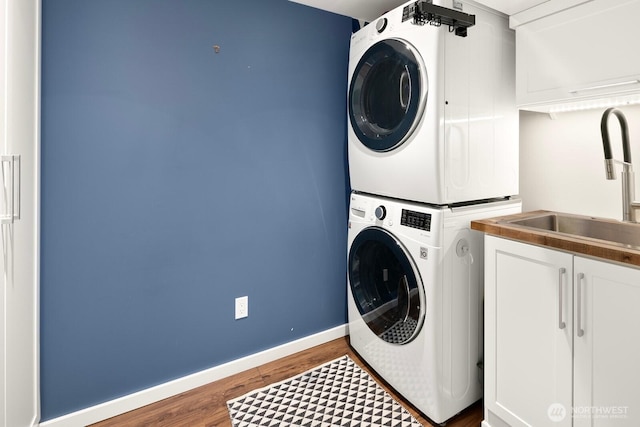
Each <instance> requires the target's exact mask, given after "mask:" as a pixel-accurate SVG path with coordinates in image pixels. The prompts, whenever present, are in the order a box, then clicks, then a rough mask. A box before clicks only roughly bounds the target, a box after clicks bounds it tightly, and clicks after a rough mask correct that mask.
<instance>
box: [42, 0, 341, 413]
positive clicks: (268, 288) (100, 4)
mask: <svg viewBox="0 0 640 427" xmlns="http://www.w3.org/2000/svg"><path fill="white" fill-rule="evenodd" d="M351 27H352V22H351V19H349V18H346V17H341V16H338V15H334V14H331V13H327V12H323V11H319V10H316V9H313V8H309V7H306V6H302V5H299V4H296V3H291V2H289V1H286V0H247V1H242V2H239V1H234V0H135V1H131V0H94V1H87V0H43V36H42V66H43V68H42V215H41V216H42V218H41V222H42V230H41V232H42V243H41V251H42V253H41V390H42V395H41V398H42V419H43V420H48V419H52V418H55V417H58V416H61V415H63V414H66V413H70V412H73V411H77V410H80V409H82V408H86V407H90V406H92V405H95V404H99V403H101V402H105V401H109V400H112V399H114V398H117V397H120V396H124V395H127V394H130V393H133V392H135V391H138V390H142V389H145V388H148V387H151V386H154V385H157V384H161V383H164V382H166V381H169V380H172V379H175V378H179V377H182V376H184V375H188V374H191V373H194V372H198V371H201V370H204V369H207V368H210V367H213V366H217V365H219V364H222V363H225V362H228V361H231V360H234V359H237V358H240V357H243V356H246V355H249V354H252V353H256V352H259V351H262V350H265V349H268V348H271V347H274V346H277V345H280V344H283V343H286V342H290V341H292V340H296V339H298V338H301V337H304V336H307V335H310V334H314V333H317V332H319V331H323V330H326V329H329V328H332V327H335V326H338V325H341V324H344V323H345V322H346V295H345V294H346V288H345V277H346V259H345V258H346V212H347V205H346V204H347V200H348V198H347V197H346V194H345V193H346V192H347V191H348V183H347V180H348V179H347V171H346V167H345V152H346V149H345V147H346V87H347V81H346V80H347V61H348V49H349V38H350V35H351ZM214 45H217V46H219V48H220V50H219V52H218V53H215V51H214V48H213V46H214ZM243 295H248V296H249V317H248V318H246V319H242V320H234V299H235V298H236V297H239V296H243Z"/></svg>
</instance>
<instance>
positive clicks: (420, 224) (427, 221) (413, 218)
mask: <svg viewBox="0 0 640 427" xmlns="http://www.w3.org/2000/svg"><path fill="white" fill-rule="evenodd" d="M400 225H404V226H407V227H411V228H418V229H420V230H425V231H431V214H429V213H424V212H416V211H410V210H408V209H402V216H401V218H400Z"/></svg>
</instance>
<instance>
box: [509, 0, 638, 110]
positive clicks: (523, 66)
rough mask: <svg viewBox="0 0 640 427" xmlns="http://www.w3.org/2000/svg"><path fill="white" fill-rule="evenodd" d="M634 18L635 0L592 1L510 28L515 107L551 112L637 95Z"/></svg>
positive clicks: (636, 14)
mask: <svg viewBox="0 0 640 427" xmlns="http://www.w3.org/2000/svg"><path fill="white" fill-rule="evenodd" d="M639 16H640V0H616V1H612V0H592V1H588V2H585V3H581V4H579V5H577V6H574V7H571V8H568V9H564V10H562V11H560V12H557V13H553V14H550V15H547V16H543V17H541V18H539V19H535V20H532V21H530V22H527V23H525V24H522V25H518V26H516V27H515V29H516V101H517V104H518V106H519V107H520V108H522V109H526V110H534V111H554V108H556V107H558V106H568V105H571V104H577V103H584V102H587V101H595V100H601V99H604V98H608V99H611V98H618V100H628V101H630V100H632V99H633V98H634V97H637V96H638V95H640V55H637V54H636V47H635V44H636V42H637V40H639V39H640V26H638V24H637V20H638V17H639ZM512 18H513V17H512ZM511 23H512V26H513V24H514V20H513V19H512V22H511ZM558 110H560V111H561V109H558Z"/></svg>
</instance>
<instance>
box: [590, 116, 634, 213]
mask: <svg viewBox="0 0 640 427" xmlns="http://www.w3.org/2000/svg"><path fill="white" fill-rule="evenodd" d="M611 114H614V115H615V116H616V117H617V118H618V121H619V122H620V131H621V133H622V151H623V154H624V162H620V161H616V160H614V159H613V154H612V153H611V141H610V140H609V128H608V123H609V116H611ZM600 131H601V132H602V145H603V147H604V164H605V169H606V172H607V179H616V168H615V163H616V162H617V163H622V174H621V177H622V220H623V221H630V222H636V210H637V209H638V208H640V203H639V202H636V201H634V198H635V186H634V184H635V182H634V181H635V179H634V176H633V166H632V164H631V145H630V144H629V126H628V125H627V119H626V118H625V117H624V114H622V111H620V110H617V109H615V108H608V109H607V110H606V111H605V112H604V114H603V115H602V120H601V122H600Z"/></svg>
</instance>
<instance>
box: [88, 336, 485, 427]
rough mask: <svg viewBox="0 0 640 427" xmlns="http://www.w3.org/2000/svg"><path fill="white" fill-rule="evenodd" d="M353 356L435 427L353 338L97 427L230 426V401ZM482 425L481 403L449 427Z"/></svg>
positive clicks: (408, 407) (196, 390)
mask: <svg viewBox="0 0 640 427" xmlns="http://www.w3.org/2000/svg"><path fill="white" fill-rule="evenodd" d="M345 354H348V355H349V357H351V358H352V359H353V360H354V361H356V362H357V363H358V364H359V365H360V366H361V367H362V368H363V369H364V370H366V371H367V372H369V374H370V375H372V376H373V377H374V378H375V379H376V380H377V381H378V382H379V383H380V384H381V385H382V387H383V388H384V389H385V390H386V391H387V392H389V393H390V394H391V395H392V396H393V397H394V398H395V399H396V400H398V401H399V402H401V403H402V404H403V405H404V406H405V407H406V408H407V409H408V410H409V412H411V414H412V415H413V416H415V417H416V418H417V419H418V421H420V422H421V423H422V424H423V425H424V426H425V427H428V426H433V424H431V423H430V422H429V421H428V420H427V419H426V418H424V416H422V415H421V414H420V413H419V412H418V411H416V410H415V409H414V408H413V407H412V406H411V405H410V404H409V403H407V402H406V401H405V400H404V399H402V397H400V396H399V395H398V394H397V393H395V392H394V391H393V390H392V389H390V388H389V387H388V386H387V385H386V384H385V383H384V382H383V381H382V380H380V378H378V377H377V376H376V375H375V373H373V372H372V371H371V369H370V368H369V367H368V366H367V365H366V363H365V362H364V361H363V360H362V359H361V358H360V357H359V356H358V355H357V354H356V353H355V352H354V351H353V350H352V349H351V347H350V346H349V342H348V338H347V337H344V338H339V339H337V340H334V341H330V342H328V343H326V344H323V345H320V346H317V347H314V348H311V349H309V350H305V351H301V352H299V353H296V354H294V355H291V356H289V357H285V358H283V359H280V360H276V361H274V362H271V363H268V364H266V365H262V366H259V367H257V368H254V369H250V370H248V371H245V372H241V373H239V374H237V375H233V376H231V377H228V378H224V379H221V380H219V381H216V382H213V383H211V384H207V385H204V386H202V387H199V388H196V389H194V390H190V391H188V392H185V393H182V394H179V395H177V396H174V397H170V398H168V399H165V400H162V401H160V402H156V403H153V404H151V405H148V406H145V407H143V408H140V409H137V410H135V411H131V412H128V413H126V414H122V415H119V416H117V417H113V418H110V419H108V420H105V421H101V422H99V423H96V424H93V426H92V427H112V426H136V427H138V426H162V427H170V426H171V427H172V426H196V427H228V426H231V421H230V420H229V414H228V412H227V401H228V400H229V399H233V398H235V397H238V396H241V395H243V394H245V393H248V392H250V391H251V390H254V389H256V388H260V387H264V386H267V385H269V384H271V383H274V382H278V381H282V380H285V379H287V378H289V377H292V376H295V375H297V374H299V373H302V372H305V371H307V370H309V369H312V368H314V367H315V366H318V365H321V364H323V363H326V362H329V361H331V360H333V359H336V358H338V357H340V356H343V355H345ZM480 421H482V402H477V403H476V404H474V405H473V406H471V407H470V408H468V409H466V410H465V411H463V412H461V413H460V414H458V415H457V416H456V417H454V418H453V419H451V420H450V421H449V422H448V423H447V427H472V426H473V427H478V426H479V425H480Z"/></svg>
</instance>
